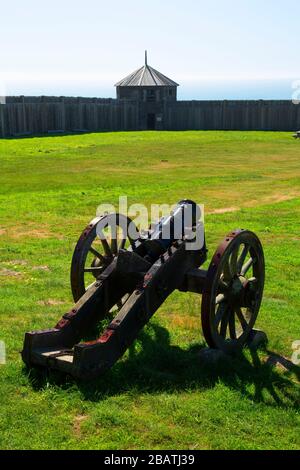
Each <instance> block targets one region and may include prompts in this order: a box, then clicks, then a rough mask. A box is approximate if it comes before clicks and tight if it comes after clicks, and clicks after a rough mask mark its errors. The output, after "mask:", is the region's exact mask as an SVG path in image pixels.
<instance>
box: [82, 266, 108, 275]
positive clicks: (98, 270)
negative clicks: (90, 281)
mask: <svg viewBox="0 0 300 470" xmlns="http://www.w3.org/2000/svg"><path fill="white" fill-rule="evenodd" d="M102 271H103V267H102V266H95V267H90V268H84V272H85V273H93V274H94V273H99V274H100V273H101V272H102Z"/></svg>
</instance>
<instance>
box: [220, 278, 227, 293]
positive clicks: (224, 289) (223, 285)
mask: <svg viewBox="0 0 300 470" xmlns="http://www.w3.org/2000/svg"><path fill="white" fill-rule="evenodd" d="M227 291H228V285H227V284H226V282H224V281H223V279H220V280H219V286H218V292H220V293H221V294H226V292H227Z"/></svg>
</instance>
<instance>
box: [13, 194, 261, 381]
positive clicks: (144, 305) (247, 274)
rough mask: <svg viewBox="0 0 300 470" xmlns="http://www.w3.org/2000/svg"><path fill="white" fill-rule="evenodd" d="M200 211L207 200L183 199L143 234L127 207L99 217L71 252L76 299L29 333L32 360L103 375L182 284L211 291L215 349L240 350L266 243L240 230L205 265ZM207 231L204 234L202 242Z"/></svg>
mask: <svg viewBox="0 0 300 470" xmlns="http://www.w3.org/2000/svg"><path fill="white" fill-rule="evenodd" d="M187 209H189V210H190V214H191V215H190V217H189V222H188V223H186V222H185V221H184V217H183V216H184V214H185V211H186V210H187ZM200 216H201V210H200V208H199V206H197V204H195V203H194V202H193V201H188V200H184V201H181V202H180V203H178V205H177V206H176V207H175V209H174V210H173V211H172V213H171V214H170V215H169V216H168V217H164V218H162V219H161V220H160V221H159V222H158V223H157V224H155V225H154V226H151V227H150V228H149V230H147V231H146V232H143V233H140V232H139V231H138V229H137V228H136V226H135V225H134V223H133V221H132V220H131V219H130V218H128V217H127V216H124V215H122V214H105V215H103V216H102V217H97V218H95V219H94V220H93V221H92V222H91V223H90V224H89V225H88V226H87V227H86V229H85V230H84V231H83V233H82V235H81V236H80V238H79V240H78V243H77V245H76V247H75V250H74V254H73V258H72V263H71V289H72V294H73V298H74V302H75V305H74V306H73V307H72V308H71V309H70V311H68V312H67V313H66V314H64V315H63V317H62V318H61V319H60V320H59V322H58V323H57V324H56V326H55V327H54V328H51V329H48V330H43V331H33V332H28V333H26V334H25V339H24V346H23V351H22V358H23V360H24V362H25V364H26V365H27V366H29V367H39V366H41V367H46V368H47V369H54V370H59V371H62V372H64V373H66V374H70V375H72V376H74V377H76V378H79V379H84V380H89V379H94V378H96V377H98V376H100V375H101V374H103V373H104V372H105V371H107V370H108V369H109V368H111V367H112V366H113V365H114V364H115V363H116V361H117V360H118V359H119V358H120V357H121V356H122V355H123V354H124V352H125V351H126V350H127V349H128V348H129V346H130V345H131V344H132V343H133V341H134V340H135V339H136V338H137V336H138V334H139V332H140V330H141V329H142V328H143V327H144V326H145V325H146V324H147V323H148V322H149V320H150V319H151V317H152V316H153V314H154V313H155V312H156V311H157V310H158V308H159V307H160V306H161V305H162V303H163V302H164V301H165V300H166V299H167V297H168V296H169V295H170V294H171V293H172V292H173V291H175V290H179V291H181V292H194V293H197V294H202V304H201V322H202V329H203V334H204V338H205V340H206V342H207V343H208V346H209V347H210V348H214V349H219V350H222V351H223V352H224V353H226V354H234V353H236V352H237V351H240V350H241V349H242V348H243V347H244V346H245V345H246V344H247V343H248V341H249V338H251V335H252V334H253V331H254V330H253V328H254V324H255V321H256V319H257V315H258V312H259V309H260V305H261V300H262V296H263V289H264V279H265V263H264V253H263V248H262V245H261V243H260V240H259V238H258V237H257V236H256V235H255V234H254V233H253V232H251V231H249V230H245V229H238V230H233V231H232V232H230V233H229V234H228V235H227V236H226V237H225V238H224V240H223V241H222V242H221V243H220V245H219V246H218V248H217V250H216V252H215V254H214V256H213V257H212V260H211V262H210V265H209V267H208V269H207V270H204V269H201V266H202V265H203V264H204V263H205V261H206V260H207V252H208V250H207V248H206V241H205V234H204V226H203V224H202V223H201V221H200ZM178 227H179V230H178ZM166 229H167V230H166ZM201 230H202V231H203V233H202V240H201V242H200V243H195V240H196V238H197V236H196V235H197V233H199V231H201ZM166 233H167V235H166Z"/></svg>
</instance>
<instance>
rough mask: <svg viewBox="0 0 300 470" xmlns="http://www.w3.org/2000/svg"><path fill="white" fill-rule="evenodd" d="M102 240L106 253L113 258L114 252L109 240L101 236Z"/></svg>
mask: <svg viewBox="0 0 300 470" xmlns="http://www.w3.org/2000/svg"><path fill="white" fill-rule="evenodd" d="M100 240H101V243H102V246H103V249H104V251H105V254H106V256H108V257H109V258H112V257H113V254H112V251H111V249H110V246H109V244H108V241H107V240H106V238H102V237H101V238H100Z"/></svg>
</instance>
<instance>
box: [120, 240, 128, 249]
mask: <svg viewBox="0 0 300 470" xmlns="http://www.w3.org/2000/svg"><path fill="white" fill-rule="evenodd" d="M126 240H127V239H126V238H123V239H122V240H121V243H120V245H119V250H124V248H125V245H126Z"/></svg>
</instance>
